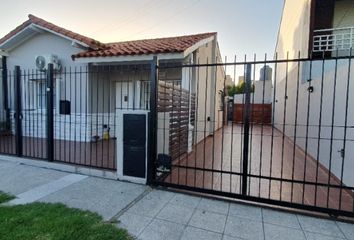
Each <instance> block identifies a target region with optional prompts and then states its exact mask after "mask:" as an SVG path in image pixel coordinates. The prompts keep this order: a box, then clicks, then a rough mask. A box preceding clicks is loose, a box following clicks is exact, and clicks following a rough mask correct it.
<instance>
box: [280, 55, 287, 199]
mask: <svg viewBox="0 0 354 240" xmlns="http://www.w3.org/2000/svg"><path fill="white" fill-rule="evenodd" d="M286 60H287V61H286V67H285V89H284V106H283V108H284V109H283V129H282V143H281V163H280V179H283V174H284V147H285V130H286V117H287V111H286V110H287V109H286V107H287V103H288V78H289V52H287V54H286ZM282 195H283V181H282V180H281V181H280V201H281V200H282Z"/></svg>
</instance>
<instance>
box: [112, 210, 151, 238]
mask: <svg viewBox="0 0 354 240" xmlns="http://www.w3.org/2000/svg"><path fill="white" fill-rule="evenodd" d="M152 220H153V219H152V218H149V217H144V216H140V215H136V214H131V213H124V214H123V215H121V216H120V217H119V219H118V222H119V223H118V224H117V226H118V227H121V228H124V229H126V230H127V231H128V232H129V233H130V234H131V235H133V236H134V237H137V236H138V235H139V234H140V233H141V232H142V231H143V230H144V229H145V228H146V227H147V226H148V225H149V223H150V222H152Z"/></svg>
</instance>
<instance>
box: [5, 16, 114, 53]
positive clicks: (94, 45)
mask: <svg viewBox="0 0 354 240" xmlns="http://www.w3.org/2000/svg"><path fill="white" fill-rule="evenodd" d="M31 24H35V25H38V26H40V27H43V28H46V29H48V30H51V31H53V32H56V33H58V34H61V35H64V36H67V37H69V38H71V39H74V40H77V41H78V42H81V43H84V44H86V45H87V46H88V47H89V48H91V49H95V50H99V49H104V48H107V46H106V44H104V43H101V42H100V41H97V40H95V39H93V38H90V37H86V36H84V35H81V34H79V33H75V32H73V31H71V30H68V29H65V28H63V27H60V26H58V25H56V24H54V23H51V22H48V21H46V20H44V19H42V18H39V17H37V16H35V15H33V14H28V19H27V20H26V21H25V22H23V23H22V24H20V25H19V26H17V27H16V28H15V29H14V30H12V31H10V32H9V33H8V34H6V35H5V36H4V37H2V38H1V39H0V44H2V43H4V42H6V41H7V40H9V39H11V38H12V37H14V36H15V35H16V34H17V33H19V32H21V31H22V30H24V29H25V28H26V27H28V26H29V25H31Z"/></svg>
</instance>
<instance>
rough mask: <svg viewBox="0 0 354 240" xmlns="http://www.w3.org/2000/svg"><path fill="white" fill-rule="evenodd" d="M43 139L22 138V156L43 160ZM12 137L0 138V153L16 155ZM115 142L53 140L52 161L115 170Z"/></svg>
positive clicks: (44, 146) (44, 150)
mask: <svg viewBox="0 0 354 240" xmlns="http://www.w3.org/2000/svg"><path fill="white" fill-rule="evenodd" d="M46 142H47V140H46V139H44V138H34V137H23V156H24V157H30V158H39V159H45V158H46V156H47V149H46V146H47V144H46ZM15 146H16V145H15V137H14V136H0V153H3V154H11V155H13V154H16V149H15ZM116 156H117V155H116V140H115V139H110V140H107V141H98V142H78V141H64V140H54V160H55V161H58V162H65V163H70V164H78V165H84V166H90V167H95V168H104V169H111V170H116V168H117V166H116V165H117V164H116Z"/></svg>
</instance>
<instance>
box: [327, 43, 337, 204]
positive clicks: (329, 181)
mask: <svg viewBox="0 0 354 240" xmlns="http://www.w3.org/2000/svg"><path fill="white" fill-rule="evenodd" d="M337 74H338V49H337V51H336V59H335V67H334V82H333V102H332V119H331V139H330V149H329V166H328V182H327V183H328V188H327V205H326V206H327V208H328V207H329V200H330V198H329V195H330V187H329V185H330V184H331V173H332V154H333V138H334V122H335V109H336V88H337Z"/></svg>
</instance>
